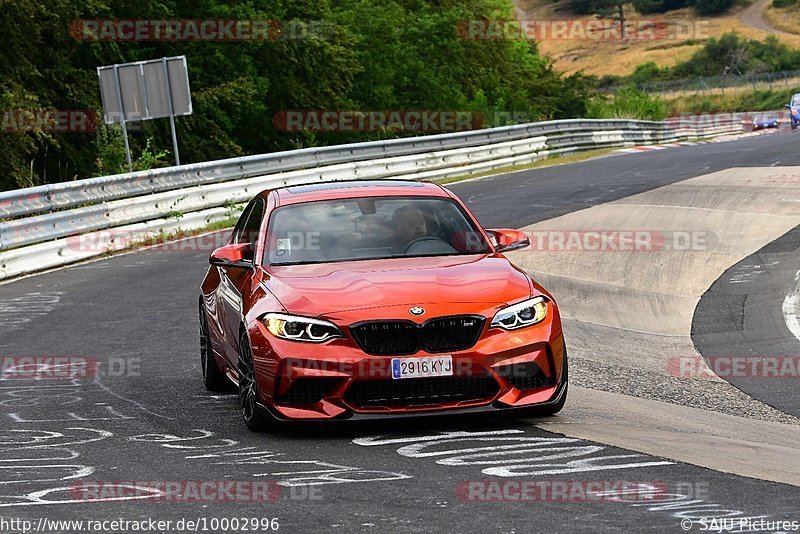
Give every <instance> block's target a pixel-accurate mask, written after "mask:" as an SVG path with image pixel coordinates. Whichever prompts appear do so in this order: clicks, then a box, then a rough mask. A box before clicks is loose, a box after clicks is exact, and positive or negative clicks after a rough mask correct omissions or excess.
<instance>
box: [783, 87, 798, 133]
mask: <svg viewBox="0 0 800 534" xmlns="http://www.w3.org/2000/svg"><path fill="white" fill-rule="evenodd" d="M786 107H787V108H788V109H789V111H790V114H789V118H790V120H791V125H792V130H796V129H797V126H798V125H800V93H796V94H795V95H794V96H793V97H792V101H791V102H789V103H788V104H786Z"/></svg>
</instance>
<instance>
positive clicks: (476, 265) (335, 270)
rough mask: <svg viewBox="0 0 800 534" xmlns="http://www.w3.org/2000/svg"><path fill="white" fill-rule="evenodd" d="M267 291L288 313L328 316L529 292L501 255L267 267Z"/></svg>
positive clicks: (506, 298)
mask: <svg viewBox="0 0 800 534" xmlns="http://www.w3.org/2000/svg"><path fill="white" fill-rule="evenodd" d="M267 273H268V274H269V277H268V278H267V279H266V280H265V284H266V286H267V288H268V289H269V290H270V291H271V292H272V294H273V295H275V297H276V298H277V299H278V300H279V301H280V302H281V304H282V305H283V306H284V308H286V311H287V312H289V313H294V314H297V315H305V316H311V317H318V316H321V315H326V314H330V313H337V312H345V311H352V310H359V309H368V308H378V307H389V306H399V305H409V306H416V305H424V304H447V303H453V304H458V303H476V304H488V305H496V304H503V303H507V302H513V301H516V300H520V299H524V298H527V297H529V296H530V294H531V283H530V279H529V278H528V276H527V275H526V274H525V273H524V272H522V271H521V270H520V269H518V268H517V267H515V266H514V265H512V264H511V262H509V261H508V260H507V259H506V258H504V257H503V256H499V255H497V256H495V255H481V256H475V255H470V256H458V257H453V256H449V257H435V258H397V259H389V260H371V261H355V262H342V263H327V264H319V265H295V266H281V267H270V268H269V269H268V270H267Z"/></svg>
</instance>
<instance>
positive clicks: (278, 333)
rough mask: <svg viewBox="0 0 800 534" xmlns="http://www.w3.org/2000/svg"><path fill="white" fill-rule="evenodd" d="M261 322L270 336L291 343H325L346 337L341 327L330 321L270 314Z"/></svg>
mask: <svg viewBox="0 0 800 534" xmlns="http://www.w3.org/2000/svg"><path fill="white" fill-rule="evenodd" d="M261 320H262V321H263V322H264V324H265V325H266V327H267V330H269V332H270V334H272V335H273V336H275V337H279V338H282V339H288V340H291V341H308V342H311V343H324V342H326V341H328V340H329V339H333V338H337V337H344V335H342V331H341V330H339V327H337V326H336V325H335V324H333V323H332V322H330V321H323V320H321V319H313V318H311V317H300V316H297V315H287V314H284V313H268V314H266V315H265V316H264V317H262V318H261Z"/></svg>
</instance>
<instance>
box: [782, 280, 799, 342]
mask: <svg viewBox="0 0 800 534" xmlns="http://www.w3.org/2000/svg"><path fill="white" fill-rule="evenodd" d="M794 279H795V282H800V271H797V274H796V275H795V277H794ZM799 311H800V286H797V287H795V289H794V291H792V292H791V293H789V294H788V295H786V298H785V299H784V300H783V319H784V320H785V321H786V326H787V327H788V328H789V331H790V332H791V333H792V334H794V337H796V338H797V339H800V318H798V316H797V314H798V312H799Z"/></svg>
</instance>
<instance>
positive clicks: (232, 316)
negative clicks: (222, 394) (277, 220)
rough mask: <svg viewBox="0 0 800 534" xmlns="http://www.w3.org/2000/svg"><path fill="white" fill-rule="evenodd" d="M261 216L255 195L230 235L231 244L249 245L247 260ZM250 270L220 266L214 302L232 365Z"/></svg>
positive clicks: (261, 208) (260, 204)
mask: <svg viewBox="0 0 800 534" xmlns="http://www.w3.org/2000/svg"><path fill="white" fill-rule="evenodd" d="M263 219H264V201H263V200H262V199H261V198H257V199H255V200H254V201H253V202H252V203H251V204H250V205H248V206H247V208H246V209H245V211H244V213H242V217H241V218H240V219H239V222H238V223H237V225H236V228H234V231H233V235H232V236H231V244H243V243H246V244H249V245H251V246H250V249H249V250H250V251H249V257H247V258H246V259H249V260H250V261H253V260H254V259H255V258H254V256H255V248H256V242H257V240H258V234H259V231H260V229H261V222H262V221H263ZM253 273H254V271H252V270H248V269H240V268H220V273H219V279H220V282H219V286H217V303H218V305H219V306H220V308H221V309H220V317H221V323H222V328H223V331H224V332H223V337H224V340H225V341H224V345H225V357H226V358H227V359H228V361H229V362H231V364H233V365H235V364H236V361H237V360H238V357H239V356H238V355H239V325H240V324H241V323H242V320H243V312H244V295H246V294H248V293H249V291H250V288H251V285H252V277H253Z"/></svg>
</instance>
